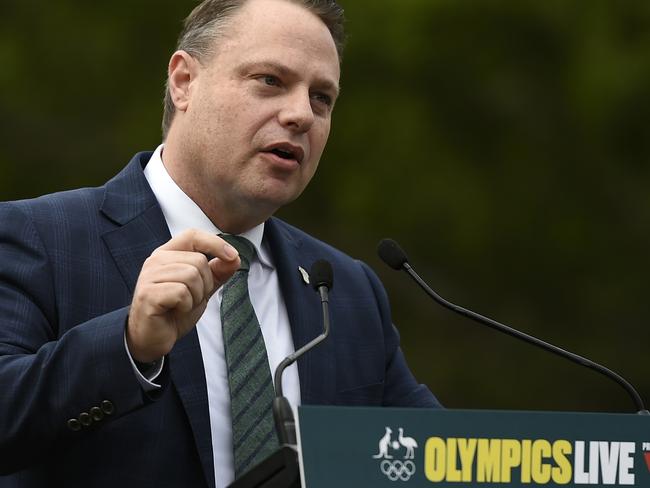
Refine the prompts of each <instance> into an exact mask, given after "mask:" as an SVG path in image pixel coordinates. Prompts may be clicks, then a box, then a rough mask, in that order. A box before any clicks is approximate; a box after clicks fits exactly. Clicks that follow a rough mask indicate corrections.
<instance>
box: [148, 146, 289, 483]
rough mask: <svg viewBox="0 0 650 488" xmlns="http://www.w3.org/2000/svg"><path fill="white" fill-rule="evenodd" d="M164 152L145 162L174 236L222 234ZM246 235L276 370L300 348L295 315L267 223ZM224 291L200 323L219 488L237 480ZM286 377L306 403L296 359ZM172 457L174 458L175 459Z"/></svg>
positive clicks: (253, 286) (251, 281)
mask: <svg viewBox="0 0 650 488" xmlns="http://www.w3.org/2000/svg"><path fill="white" fill-rule="evenodd" d="M162 153H163V146H162V145H161V146H159V147H158V148H157V149H156V151H155V152H154V154H153V156H152V157H151V160H150V161H149V163H148V164H147V166H146V167H145V169H144V174H145V177H146V178H147V181H148V182H149V185H150V186H151V189H152V190H153V193H154V194H155V196H156V199H157V200H158V203H159V204H160V207H161V208H162V212H163V215H164V216H165V221H166V222H167V226H168V227H169V231H170V233H171V235H172V237H174V236H176V235H178V234H179V233H181V232H183V231H184V230H187V229H199V230H203V231H206V232H210V233H212V234H221V231H220V230H219V229H217V228H216V227H215V225H214V224H213V223H212V222H211V221H210V219H209V218H208V217H207V216H206V215H205V214H204V213H203V211H202V210H201V209H200V208H199V206H198V205H197V204H196V203H194V201H192V200H191V199H190V198H189V197H188V196H187V195H186V194H185V193H184V192H183V190H181V189H180V188H179V186H178V185H177V184H176V183H175V182H174V180H173V179H172V178H171V176H170V175H169V173H168V172H167V170H166V169H165V166H164V163H163V159H162V157H163V156H162ZM241 235H242V236H243V237H246V238H247V239H248V240H249V241H251V242H252V243H253V245H254V246H255V250H256V252H257V258H256V259H254V260H253V262H252V263H251V266H250V271H249V278H248V286H249V291H250V296H251V302H252V304H253V308H254V309H255V314H256V315H257V318H258V320H259V322H260V324H261V329H262V335H263V336H264V342H265V343H266V350H267V353H268V358H269V367H270V371H271V372H274V371H275V369H276V368H277V366H278V364H280V362H281V361H282V360H283V359H284V358H285V357H286V356H288V355H289V354H291V353H292V352H294V350H295V348H294V345H293V338H292V336H291V328H290V325H289V317H288V315H287V309H286V306H285V303H284V299H283V297H282V293H281V292H280V284H279V282H278V275H277V272H276V269H275V267H274V265H273V259H272V256H271V253H270V251H269V249H268V245H267V244H266V243H265V242H263V240H262V237H263V235H264V224H260V225H258V226H257V227H254V228H253V229H251V230H249V231H247V232H244V233H243V234H241ZM222 295H223V287H222V288H221V289H219V290H218V291H217V293H215V294H214V295H213V296H212V298H211V299H210V301H209V302H208V306H207V308H206V310H205V313H204V314H203V316H202V317H201V318H200V319H199V321H198V323H197V324H196V329H197V332H198V336H199V342H200V344H201V354H202V356H203V365H204V368H205V377H206V382H207V389H208V403H209V405H208V406H209V411H210V429H211V434H212V450H213V456H214V473H215V481H216V486H217V488H220V487H225V486H227V485H228V484H230V483H231V482H232V481H233V479H234V471H233V449H232V423H231V413H230V393H229V387H228V371H227V367H226V359H225V355H224V347H223V335H222V331H221V314H220V307H221V299H222ZM283 379H284V381H283V390H284V394H285V396H286V397H287V398H288V399H289V402H290V403H291V405H292V406H294V408H295V407H296V406H298V405H299V404H300V384H299V381H298V368H297V366H296V365H295V364H293V365H292V366H291V367H289V368H287V369H286V371H285V373H284V377H283ZM154 381H155V380H154ZM170 462H173V460H171V459H170Z"/></svg>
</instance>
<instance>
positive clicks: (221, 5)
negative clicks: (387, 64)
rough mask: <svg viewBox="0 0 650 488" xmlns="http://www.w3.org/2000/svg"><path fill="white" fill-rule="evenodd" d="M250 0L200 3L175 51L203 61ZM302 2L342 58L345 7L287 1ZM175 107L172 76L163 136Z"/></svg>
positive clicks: (318, 0) (329, 0) (324, 1)
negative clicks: (320, 21)
mask: <svg viewBox="0 0 650 488" xmlns="http://www.w3.org/2000/svg"><path fill="white" fill-rule="evenodd" d="M247 1H248V0H205V1H203V2H201V3H200V4H199V5H197V6H196V7H195V8H194V10H192V12H191V13H190V15H188V17H187V18H186V19H185V22H184V27H183V30H182V32H181V34H180V36H179V37H178V43H177V45H176V50H182V51H186V52H187V53H188V54H189V55H190V56H192V57H193V58H196V59H198V60H199V61H202V60H204V59H206V58H208V57H209V56H210V55H211V54H212V53H213V49H214V41H215V40H216V39H218V38H219V36H220V35H221V33H222V32H223V30H224V28H225V27H226V25H227V24H228V21H229V20H230V18H231V17H232V16H233V15H234V14H235V13H237V11H238V10H239V9H240V8H241V7H243V6H244V4H245V3H246V2H247ZM288 1H290V2H293V3H296V4H298V5H302V6H303V7H305V8H306V9H307V10H309V11H310V12H312V13H314V14H315V15H316V16H317V17H318V18H319V19H321V20H322V21H323V23H324V24H325V25H326V26H327V28H328V29H329V31H330V33H331V34H332V38H333V39H334V44H335V45H336V50H337V52H338V55H339V60H341V59H342V56H343V47H344V45H345V28H344V25H343V24H344V21H345V19H344V15H343V9H342V8H341V6H340V5H338V4H337V3H336V0H288ZM175 112H176V107H175V106H174V102H173V100H172V97H171V94H170V93H169V79H168V80H167V82H166V84H165V101H164V109H163V121H162V135H163V140H164V139H166V138H167V133H168V131H169V127H170V126H171V123H172V120H173V119H174V113H175Z"/></svg>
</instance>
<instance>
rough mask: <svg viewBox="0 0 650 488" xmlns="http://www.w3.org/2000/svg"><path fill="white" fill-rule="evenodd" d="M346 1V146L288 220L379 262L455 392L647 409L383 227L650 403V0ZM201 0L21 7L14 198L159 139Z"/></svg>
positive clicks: (526, 404) (418, 339)
mask: <svg viewBox="0 0 650 488" xmlns="http://www.w3.org/2000/svg"><path fill="white" fill-rule="evenodd" d="M341 3H342V4H343V5H344V7H346V11H347V17H348V19H349V23H348V30H349V33H350V40H349V46H348V50H347V51H346V54H345V60H344V71H343V80H342V86H343V92H342V96H341V99H340V101H339V103H338V106H337V108H336V111H335V121H334V128H333V133H332V136H331V139H330V145H329V148H328V150H327V152H326V155H325V157H324V159H323V161H322V163H321V164H322V167H321V169H320V171H319V173H318V175H317V177H316V178H315V180H314V182H313V183H312V185H311V186H310V187H309V188H308V190H307V191H306V192H305V194H304V195H303V197H301V199H300V200H298V201H297V202H296V203H295V204H293V205H292V206H289V207H287V208H286V209H285V210H283V211H282V212H281V215H282V216H283V217H285V218H287V219H288V220H290V221H291V222H293V223H295V224H296V225H298V226H301V227H303V228H305V229H306V230H308V231H310V232H312V233H314V234H315V235H317V236H319V237H321V238H323V239H324V240H327V241H329V242H332V243H333V244H335V245H337V246H339V247H341V248H342V249H344V250H346V251H347V252H349V253H350V254H352V255H354V256H357V257H359V258H361V259H364V260H366V261H368V262H369V263H370V264H371V265H372V266H373V267H375V269H377V271H378V273H379V274H380V276H381V277H382V279H383V280H384V283H385V284H386V287H387V290H388V292H389V295H390V296H391V298H392V303H393V307H394V310H393V311H394V318H395V321H396V323H397V324H398V325H399V328H400V331H401V332H402V338H403V348H404V349H405V351H406V354H407V357H408V358H409V360H410V363H411V365H412V367H413V369H414V371H415V372H416V374H417V375H418V377H419V378H420V379H421V380H422V381H424V382H426V383H428V384H429V386H430V387H431V389H432V390H433V391H434V392H436V393H437V394H438V395H439V396H440V398H441V400H442V401H443V402H444V403H445V404H447V405H448V406H451V407H470V408H515V409H520V408H536V409H559V410H626V411H627V410H629V409H630V408H631V404H630V402H629V400H628V399H627V398H626V397H625V394H624V392H623V391H622V390H620V389H619V388H618V387H617V386H615V385H613V384H610V383H609V382H608V381H607V380H605V379H603V378H601V377H599V376H598V375H597V374H595V373H592V372H589V371H581V370H580V369H579V368H578V367H577V366H573V365H571V364H569V363H565V362H563V361H561V360H559V359H555V358H553V357H548V355H547V354H545V353H542V352H538V351H536V350H534V349H532V348H531V347H529V346H527V345H524V344H519V343H516V342H515V341H514V340H512V339H510V338H507V337H499V336H497V335H496V333H494V332H492V331H486V330H482V329H481V328H480V327H479V326H477V325H474V324H472V323H468V322H466V321H463V320H460V319H457V318H455V317H452V316H451V315H450V314H449V313H447V312H445V311H443V310H440V309H439V308H436V307H435V306H434V305H432V304H431V303H429V301H428V300H427V299H426V298H425V297H423V296H422V295H421V293H420V292H419V291H418V290H417V289H416V288H415V286H414V285H411V284H410V283H408V282H406V277H403V276H400V275H398V274H396V273H393V272H391V271H390V270H386V268H385V267H384V266H383V265H382V264H381V263H380V262H379V261H378V259H377V258H375V256H374V246H375V243H376V242H377V241H378V240H379V238H381V237H383V236H393V237H395V238H397V239H399V240H400V241H401V242H402V244H403V245H404V247H405V248H406V249H407V250H408V251H409V252H410V254H411V258H412V261H413V263H414V264H415V265H416V266H417V267H418V269H419V270H420V272H421V274H422V275H423V276H425V277H426V278H428V279H429V280H430V281H431V283H432V284H433V285H434V287H436V288H437V289H438V290H439V291H440V292H441V294H443V295H444V296H446V297H448V298H450V299H452V301H456V302H458V303H459V304H462V305H465V306H467V307H469V308H474V309H476V310H477V311H479V312H481V313H484V314H486V315H489V316H492V317H494V318H495V319H497V320H500V321H503V322H506V323H511V324H513V325H515V326H518V327H520V328H521V329H524V330H526V331H528V332H530V333H533V334H538V335H540V336H542V337H543V338H545V339H547V340H549V341H551V342H555V343H558V344H561V345H562V344H563V345H565V346H566V347H568V348H570V349H573V350H575V351H576V352H578V353H582V354H584V355H586V356H589V357H592V358H593V359H595V360H597V361H599V362H602V363H604V364H606V365H609V366H611V367H612V368H614V369H616V370H618V371H619V372H621V373H622V374H623V375H624V376H626V377H627V378H629V379H630V380H631V381H632V382H633V383H634V384H636V385H637V386H638V387H639V389H640V390H641V392H642V394H643V396H644V397H645V398H646V399H648V400H650V378H648V376H647V375H646V374H644V373H645V370H644V361H645V358H646V354H647V353H646V346H645V345H646V344H648V343H649V336H650V332H649V331H648V326H647V322H648V316H649V312H650V307H649V306H648V300H647V299H646V297H645V291H646V287H645V282H646V277H647V275H648V270H649V266H648V264H647V258H646V254H645V250H646V249H647V248H648V247H649V245H650V234H649V232H648V222H649V221H650V192H648V191H647V182H648V181H650V169H649V164H648V161H649V159H650V158H649V156H650V56H649V53H650V29H648V26H650V4H649V3H648V2H644V1H641V0H636V1H634V0H632V1H627V2H611V1H605V0H593V1H588V2H587V1H574V2H562V1H558V0H551V1H547V2H537V1H532V0H489V1H484V0H400V1H399V2H394V1H386V0H377V1H374V2H360V1H352V0H348V1H345V0H343V1H342V2H341ZM194 4H195V2H194V1H189V0H182V1H177V2H153V1H151V0H143V1H138V2H127V1H125V0H115V1H113V2H110V3H109V2H98V3H92V4H89V3H85V2H80V1H78V0H77V1H75V0H59V1H57V2H43V1H36V0H23V1H21V2H18V1H17V0H5V1H4V2H3V4H2V5H1V6H0V66H1V68H0V113H1V115H2V117H0V131H1V134H2V136H1V137H2V142H3V151H2V153H0V198H2V199H14V198H24V197H30V196H35V195H38V194H41V193H45V192H50V191H56V190H61V189H66V188H72V187H76V186H82V185H97V184H101V183H102V182H103V181H104V180H105V179H107V178H108V177H110V176H111V175H112V174H114V173H115V172H116V171H118V170H119V169H120V168H121V167H122V166H123V165H124V164H125V163H126V162H127V161H128V159H129V158H130V157H131V155H132V153H134V152H136V151H138V150H145V149H152V148H154V147H155V146H156V145H157V144H158V143H159V139H160V132H159V126H160V117H161V97H162V92H163V84H164V78H165V72H166V64H167V60H168V57H169V55H170V54H171V52H172V50H173V46H174V43H175V39H176V36H177V35H178V31H179V30H180V25H181V19H182V18H183V17H184V16H185V15H186V14H187V13H188V12H189V10H190V9H191V7H192V6H193V5H194ZM323 203H325V205H324V204H323ZM340 326H345V324H340Z"/></svg>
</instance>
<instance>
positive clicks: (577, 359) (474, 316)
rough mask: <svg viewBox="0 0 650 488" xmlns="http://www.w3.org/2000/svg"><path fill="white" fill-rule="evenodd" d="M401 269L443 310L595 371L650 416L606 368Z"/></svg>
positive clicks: (406, 265)
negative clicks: (451, 296)
mask: <svg viewBox="0 0 650 488" xmlns="http://www.w3.org/2000/svg"><path fill="white" fill-rule="evenodd" d="M402 269H404V271H406V272H407V273H408V274H409V275H410V276H411V277H412V278H413V279H414V280H415V282H416V283H417V284H418V285H419V286H420V288H422V289H423V290H424V291H425V293H426V294H427V295H429V296H430V297H431V298H433V299H434V300H435V301H436V302H437V303H439V304H440V305H442V306H443V307H445V308H448V309H450V310H452V311H454V312H456V313H458V314H460V315H463V316H464V317H467V318H468V319H471V320H473V321H474V322H478V323H479V324H484V325H487V326H488V327H491V328H493V329H495V330H498V331H499V332H502V333H504V334H508V335H509V336H512V337H516V338H518V339H521V340H524V341H526V342H528V343H529V344H533V345H534V346H537V347H539V348H542V349H544V350H546V351H548V352H552V353H553V354H556V355H557V356H561V357H563V358H565V359H568V360H570V361H573V362H574V363H577V364H581V365H582V366H585V367H587V368H589V369H591V370H593V371H597V372H598V373H600V374H602V375H604V376H607V377H608V378H610V379H612V380H614V381H616V382H617V383H618V384H619V385H620V386H622V387H623V388H624V389H625V391H627V393H628V394H629V395H630V397H632V399H633V401H634V404H635V406H636V409H637V412H638V413H639V414H641V415H650V412H648V410H647V409H646V408H645V405H644V404H643V400H642V399H641V396H640V395H639V393H638V392H637V391H636V390H635V389H634V387H633V386H632V385H631V384H630V383H629V382H628V381H627V380H626V379H625V378H623V377H622V376H621V375H619V374H617V373H615V372H614V371H612V370H610V369H608V368H606V367H605V366H602V365H600V364H598V363H596V362H594V361H592V360H590V359H587V358H585V357H582V356H579V355H578V354H575V353H572V352H569V351H566V350H564V349H562V348H560V347H557V346H554V345H553V344H550V343H548V342H544V341H543V340H541V339H538V338H537V337H533V336H531V335H528V334H526V333H524V332H521V331H519V330H517V329H513V328H512V327H508V326H507V325H504V324H502V323H499V322H497V321H496V320H492V319H490V318H488V317H484V316H483V315H480V314H478V313H476V312H472V311H471V310H467V309H466V308H463V307H460V306H458V305H455V304H453V303H451V302H449V301H447V300H445V299H444V298H442V297H441V296H440V295H438V294H437V293H436V292H435V291H433V290H432V289H431V287H430V286H429V285H427V284H426V283H425V281H424V280H423V279H422V278H420V276H419V275H418V274H417V273H416V272H415V270H414V269H413V268H412V267H411V265H410V264H409V263H408V262H403V263H402Z"/></svg>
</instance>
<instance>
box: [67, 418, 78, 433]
mask: <svg viewBox="0 0 650 488" xmlns="http://www.w3.org/2000/svg"><path fill="white" fill-rule="evenodd" d="M68 429H70V430H71V431H73V432H78V431H80V430H81V422H79V421H78V420H77V419H70V420H68Z"/></svg>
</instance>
